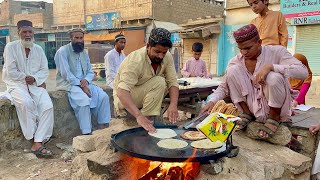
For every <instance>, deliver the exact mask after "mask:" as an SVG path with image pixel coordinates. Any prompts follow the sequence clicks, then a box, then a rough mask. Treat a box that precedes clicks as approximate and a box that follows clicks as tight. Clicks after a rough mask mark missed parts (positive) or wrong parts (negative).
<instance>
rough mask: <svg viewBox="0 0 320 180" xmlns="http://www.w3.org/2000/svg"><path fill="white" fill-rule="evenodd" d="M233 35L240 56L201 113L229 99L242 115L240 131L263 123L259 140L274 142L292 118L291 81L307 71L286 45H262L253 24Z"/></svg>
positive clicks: (259, 131)
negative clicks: (279, 128) (218, 102)
mask: <svg viewBox="0 0 320 180" xmlns="http://www.w3.org/2000/svg"><path fill="white" fill-rule="evenodd" d="M233 36H234V38H235V40H236V42H237V44H238V48H239V49H240V54H238V55H237V56H235V57H234V58H232V59H231V61H230V63H229V65H228V67H227V70H226V74H225V76H224V79H223V82H222V83H221V84H220V86H219V87H218V88H217V90H216V91H215V92H214V94H213V96H212V97H211V99H210V101H209V103H208V104H207V105H206V106H205V107H204V108H203V109H202V111H201V112H202V113H203V112H205V111H210V110H211V109H212V108H213V106H214V104H215V103H216V102H217V101H218V100H221V99H224V98H225V97H227V96H230V97H231V100H232V102H233V103H234V104H235V105H236V106H237V108H238V110H239V111H240V112H242V113H241V114H240V115H239V117H240V118H241V119H242V121H240V122H238V125H239V128H240V129H242V128H244V127H245V126H246V125H248V124H249V122H250V121H257V122H260V123H263V124H261V126H260V127H259V128H258V129H257V130H256V132H255V133H256V138H258V139H264V140H267V141H270V142H272V141H273V140H271V139H272V136H273V135H276V134H277V133H276V132H277V130H278V127H279V125H280V122H284V121H288V120H289V119H288V118H289V117H290V112H291V111H290V107H291V101H292V99H291V94H290V84H289V81H288V78H289V77H292V78H296V79H305V78H306V77H307V76H308V70H307V68H306V67H305V66H304V65H303V64H302V63H301V62H300V61H298V60H297V59H295V58H294V57H293V56H292V55H291V54H290V53H289V52H288V51H287V50H286V48H284V47H283V46H279V45H276V46H261V39H260V37H259V34H258V31H257V28H256V27H255V26H254V25H253V24H249V25H246V26H243V27H241V28H240V29H238V30H237V31H235V32H234V33H233ZM287 132H288V133H287V136H286V137H287V138H286V141H290V137H291V133H290V131H287ZM288 134H289V135H288ZM286 143H288V142H284V141H283V142H281V144H283V145H285V144H286Z"/></svg>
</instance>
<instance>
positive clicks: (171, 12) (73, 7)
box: [53, 0, 223, 25]
mask: <svg viewBox="0 0 320 180" xmlns="http://www.w3.org/2000/svg"><path fill="white" fill-rule="evenodd" d="M53 6H54V7H53V14H54V25H72V24H84V18H83V14H101V13H105V12H120V14H121V17H122V19H123V20H131V19H142V18H152V17H154V18H155V19H156V20H159V21H168V22H173V23H176V24H180V23H183V22H186V21H187V20H188V19H195V18H198V17H202V16H210V15H222V14H223V6H218V5H215V4H212V3H209V1H204V0H188V1H186V0H121V1H117V0H90V1H84V0H73V1H65V0H55V1H54V5H53ZM84 7H85V9H84Z"/></svg>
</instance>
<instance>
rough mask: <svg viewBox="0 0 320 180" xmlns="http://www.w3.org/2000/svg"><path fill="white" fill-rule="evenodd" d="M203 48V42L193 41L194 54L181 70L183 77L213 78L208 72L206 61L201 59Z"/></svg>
mask: <svg viewBox="0 0 320 180" xmlns="http://www.w3.org/2000/svg"><path fill="white" fill-rule="evenodd" d="M202 50H203V44H202V43H200V42H196V43H193V45H192V55H193V57H192V58H190V59H189V60H188V61H187V62H186V63H185V64H184V65H183V69H182V70H181V74H182V76H183V77H205V78H211V77H212V75H211V74H210V73H208V72H207V68H206V63H205V62H204V61H203V60H202V59H200V57H201V54H202Z"/></svg>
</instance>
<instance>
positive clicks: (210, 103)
mask: <svg viewBox="0 0 320 180" xmlns="http://www.w3.org/2000/svg"><path fill="white" fill-rule="evenodd" d="M213 106H214V103H213V102H211V101H209V102H208V103H207V104H206V105H205V106H204V107H203V108H202V109H201V111H200V115H201V114H203V113H205V112H208V113H210V111H211V110H212V108H213Z"/></svg>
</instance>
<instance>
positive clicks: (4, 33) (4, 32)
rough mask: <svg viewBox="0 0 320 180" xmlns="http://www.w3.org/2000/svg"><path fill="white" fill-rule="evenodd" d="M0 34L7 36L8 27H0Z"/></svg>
mask: <svg viewBox="0 0 320 180" xmlns="http://www.w3.org/2000/svg"><path fill="white" fill-rule="evenodd" d="M0 36H9V29H0Z"/></svg>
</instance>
